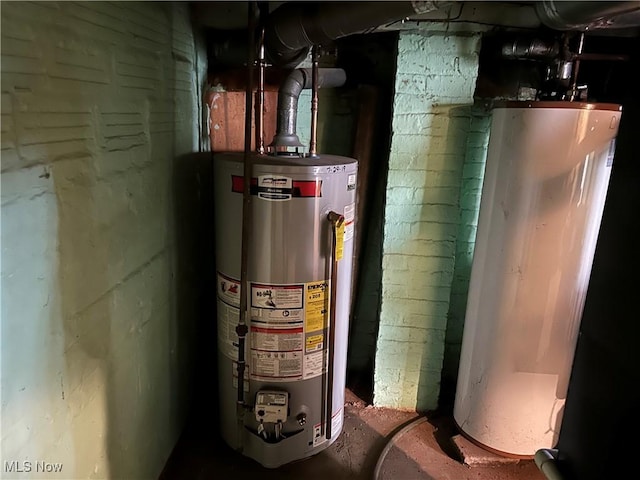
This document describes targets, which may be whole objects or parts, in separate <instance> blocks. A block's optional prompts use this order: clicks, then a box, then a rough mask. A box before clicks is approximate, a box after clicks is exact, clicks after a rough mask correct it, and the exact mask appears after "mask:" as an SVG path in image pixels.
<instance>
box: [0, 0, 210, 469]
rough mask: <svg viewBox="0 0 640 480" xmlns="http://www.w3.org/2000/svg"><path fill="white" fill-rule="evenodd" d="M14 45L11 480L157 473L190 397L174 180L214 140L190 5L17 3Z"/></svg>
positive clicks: (8, 45) (8, 402) (7, 163)
mask: <svg viewBox="0 0 640 480" xmlns="http://www.w3.org/2000/svg"><path fill="white" fill-rule="evenodd" d="M1 35H2V44H1V47H2V65H1V75H2V105H1V107H2V110H1V112H2V129H1V134H2V140H1V148H2V151H1V153H2V177H1V180H2V211H1V215H2V217H1V221H2V225H1V226H2V229H1V230H2V236H1V241H2V245H1V246H2V310H1V311H2V330H1V333H2V337H1V349H2V351H1V360H2V364H1V370H2V384H1V400H2V419H1V421H2V424H1V434H2V437H1V441H2V444H1V461H2V465H0V468H1V471H2V478H65V479H68V478H116V479H125V478H127V479H143V478H157V476H158V474H159V473H160V471H161V469H162V467H163V466H164V463H165V461H166V459H167V457H168V455H169V453H170V451H171V449H172V447H173V445H174V444H175V441H176V440H177V437H178V434H179V432H180V429H181V427H182V423H183V420H184V415H185V410H186V408H185V407H186V401H187V394H186V391H187V385H186V383H185V380H184V379H185V378H188V372H185V369H186V368H188V355H187V353H186V352H187V351H188V347H187V344H186V338H187V337H186V335H187V334H186V333H185V332H184V331H183V330H184V329H183V326H182V325H181V323H180V322H179V321H178V318H177V314H176V301H175V295H174V292H175V283H176V280H175V275H174V273H175V255H176V252H175V247H174V245H175V234H174V229H173V225H174V218H173V212H174V199H173V195H172V192H173V185H172V171H173V168H174V162H176V158H177V157H178V156H179V155H182V154H184V153H188V152H193V151H197V150H198V148H199V145H206V143H207V142H206V141H202V139H201V138H200V131H199V128H198V122H199V119H200V118H202V115H200V112H199V108H200V107H199V105H200V102H199V98H198V97H199V92H200V87H199V85H200V83H201V82H200V80H199V79H200V78H202V74H203V71H204V66H205V61H204V60H203V59H204V54H203V52H202V51H200V50H199V49H198V45H197V42H196V41H195V39H194V34H193V31H192V28H191V24H190V20H189V12H188V10H187V3H175V4H174V3H169V2H160V3H151V2H143V3H131V2H118V3H115V4H106V3H102V2H83V3H79V4H73V3H71V2H61V3H56V2H42V3H24V2H3V4H2V30H1ZM7 462H9V463H8V464H7ZM12 462H17V463H12ZM28 462H31V463H30V464H29V463H28ZM36 462H50V463H60V464H62V472H61V473H58V474H53V473H47V472H36V467H37V465H36ZM29 466H30V467H31V472H25V473H18V472H17V470H19V469H21V470H27V469H28V467H29ZM7 470H13V471H12V472H8V471H7Z"/></svg>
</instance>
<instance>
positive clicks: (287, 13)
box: [265, 1, 452, 66]
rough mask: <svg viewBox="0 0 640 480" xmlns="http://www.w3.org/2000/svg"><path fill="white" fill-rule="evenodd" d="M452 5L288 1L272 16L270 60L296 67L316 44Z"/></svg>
mask: <svg viewBox="0 0 640 480" xmlns="http://www.w3.org/2000/svg"><path fill="white" fill-rule="evenodd" d="M451 3H452V2H439V1H427V2H424V1H423V2H417V1H413V2H406V1H402V2H288V3H285V4H284V5H281V6H280V7H278V8H277V9H276V10H274V12H273V13H272V14H271V15H270V17H269V21H268V23H267V30H266V34H265V45H266V49H267V58H268V59H269V61H270V62H271V63H273V64H275V65H281V66H295V65H297V64H298V63H300V62H301V61H302V60H303V59H304V58H305V57H306V56H307V53H308V52H309V48H310V47H311V46H313V45H324V44H326V43H327V42H330V41H332V40H335V39H338V38H342V37H346V36H348V35H352V34H355V33H365V32H367V31H368V30H370V29H373V28H375V27H378V26H380V25H384V24H386V23H390V22H393V21H397V20H400V19H403V18H406V17H408V16H411V15H415V14H421V13H427V12H430V11H432V10H436V9H438V8H441V7H443V6H445V5H449V4H451Z"/></svg>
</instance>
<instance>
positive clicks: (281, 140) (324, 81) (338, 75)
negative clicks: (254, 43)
mask: <svg viewBox="0 0 640 480" xmlns="http://www.w3.org/2000/svg"><path fill="white" fill-rule="evenodd" d="M311 81H312V71H311V69H310V68H298V69H296V70H293V71H292V72H291V73H290V74H289V76H288V77H287V78H286V79H285V81H284V82H282V85H281V86H280V89H279V90H278V112H277V127H276V134H275V136H274V137H273V141H272V142H271V144H270V145H269V146H270V147H303V146H304V145H303V144H302V143H301V142H300V139H299V138H298V135H297V133H296V131H297V122H298V98H299V97H300V93H301V92H302V90H304V89H309V88H311ZM346 81H347V74H346V73H345V71H344V70H342V69H341V68H320V69H318V88H323V87H324V88H330V87H341V86H342V85H344V84H345V82H346Z"/></svg>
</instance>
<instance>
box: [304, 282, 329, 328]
mask: <svg viewBox="0 0 640 480" xmlns="http://www.w3.org/2000/svg"><path fill="white" fill-rule="evenodd" d="M305 292H306V299H305V300H306V305H305V332H306V333H310V332H317V331H320V330H323V329H324V328H325V327H326V325H327V318H328V316H329V282H325V281H320V282H310V283H307V284H306V285H305Z"/></svg>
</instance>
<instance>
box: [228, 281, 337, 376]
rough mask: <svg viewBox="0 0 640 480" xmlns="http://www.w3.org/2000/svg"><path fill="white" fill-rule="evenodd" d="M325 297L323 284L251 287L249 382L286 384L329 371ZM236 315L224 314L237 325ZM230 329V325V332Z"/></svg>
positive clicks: (327, 308)
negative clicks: (253, 380)
mask: <svg viewBox="0 0 640 480" xmlns="http://www.w3.org/2000/svg"><path fill="white" fill-rule="evenodd" d="M329 292H330V289H329V282H328V281H327V280H320V281H317V282H309V283H304V284H284V285H283V284H264V283H251V326H250V330H249V342H248V344H249V345H250V364H251V369H250V377H251V378H253V379H257V380H269V381H271V382H278V381H280V382H289V381H292V380H299V379H303V378H304V379H307V378H313V377H317V376H319V375H322V374H323V373H324V372H326V371H327V344H326V338H327V325H328V317H329ZM237 310H238V309H234V312H231V313H230V314H229V315H228V317H229V318H234V319H235V321H236V322H237V313H235V312H237ZM233 326H234V325H232V323H231V321H230V322H229V327H228V328H232V327H233ZM221 333H222V332H221ZM233 334H234V331H231V330H227V337H226V338H228V339H229V340H235V338H234V335H233ZM236 351H237V347H236ZM236 355H237V353H236ZM233 358H237V357H233Z"/></svg>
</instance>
